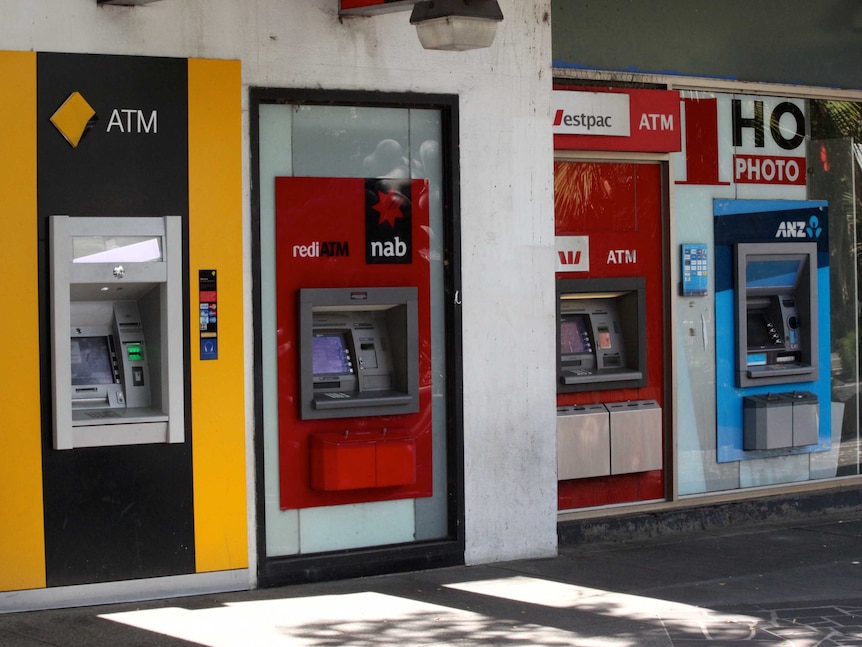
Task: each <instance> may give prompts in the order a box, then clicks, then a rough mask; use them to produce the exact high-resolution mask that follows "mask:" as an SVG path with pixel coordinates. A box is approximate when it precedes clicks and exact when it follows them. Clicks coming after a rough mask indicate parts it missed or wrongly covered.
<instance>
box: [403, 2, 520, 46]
mask: <svg viewBox="0 0 862 647" xmlns="http://www.w3.org/2000/svg"><path fill="white" fill-rule="evenodd" d="M502 20H503V12H502V11H501V10H500V5H499V4H497V0H427V1H425V2H417V3H416V5H415V6H414V7H413V13H412V14H411V15H410V24H412V25H416V33H417V35H418V36H419V42H420V43H422V47H424V48H425V49H441V50H454V51H464V50H468V49H479V48H482V47H490V46H491V43H493V42H494V36H495V35H496V33H497V23H499V22H501V21H502Z"/></svg>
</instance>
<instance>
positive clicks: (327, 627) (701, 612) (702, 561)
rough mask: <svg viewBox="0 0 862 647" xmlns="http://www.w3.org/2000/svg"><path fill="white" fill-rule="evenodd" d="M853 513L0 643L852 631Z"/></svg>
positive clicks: (855, 588) (699, 638)
mask: <svg viewBox="0 0 862 647" xmlns="http://www.w3.org/2000/svg"><path fill="white" fill-rule="evenodd" d="M860 562H862V514H860V513H855V514H854V516H847V517H829V518H812V519H809V520H806V521H795V522H793V523H789V524H782V525H768V526H748V527H741V528H735V529H732V528H731V529H723V530H720V531H711V532H704V533H702V534H698V535H696V536H687V537H673V538H665V539H659V540H644V541H638V542H634V543H628V544H616V545H596V544H592V545H585V546H580V547H561V549H560V555H559V557H557V558H555V559H541V560H540V559H536V560H520V561H515V562H507V563H502V564H494V565H490V566H474V567H457V568H446V569H440V570H434V571H425V572H420V573H409V574H403V575H387V576H381V577H374V578H364V579H359V580H349V581H341V582H331V583H324V584H313V585H302V586H292V587H285V588H279V589H268V590H259V591H250V592H243V593H228V594H222V595H209V596H197V597H192V598H180V599H173V600H164V601H156V602H147V603H137V604H122V605H110V606H101V607H90V608H83V609H69V610H58V611H39V612H32V613H16V614H7V615H0V646H2V647H46V646H58V647H79V646H80V647H103V646H104V647H108V646H110V647H120V646H122V647H155V646H159V647H189V645H205V646H207V647H281V646H294V645H297V646H310V647H333V646H336V645H363V646H379V645H399V646H401V647H410V646H412V645H458V646H474V645H475V646H479V645H483V646H485V645H501V646H512V647H528V646H535V645H557V646H561V647H562V646H570V645H577V646H584V647H626V646H632V645H638V646H639V645H644V646H649V647H652V646H680V647H682V646H685V647H693V646H695V645H730V644H736V643H738V642H740V643H741V642H747V643H755V644H757V645H784V646H792V647H814V646H817V647H831V646H834V645H862V565H860Z"/></svg>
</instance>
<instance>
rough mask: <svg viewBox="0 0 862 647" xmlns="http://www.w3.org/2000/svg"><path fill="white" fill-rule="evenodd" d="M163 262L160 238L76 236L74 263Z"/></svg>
mask: <svg viewBox="0 0 862 647" xmlns="http://www.w3.org/2000/svg"><path fill="white" fill-rule="evenodd" d="M161 260H162V245H161V239H160V238H159V237H153V236H74V237H73V238H72V262H73V263H145V262H147V261H161Z"/></svg>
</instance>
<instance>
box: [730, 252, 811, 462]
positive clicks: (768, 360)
mask: <svg viewBox="0 0 862 647" xmlns="http://www.w3.org/2000/svg"><path fill="white" fill-rule="evenodd" d="M734 262H735V294H736V330H737V335H736V339H737V344H736V347H737V348H736V369H737V370H736V382H737V386H738V387H740V388H748V387H761V386H762V387H768V389H769V391H768V392H766V393H756V392H754V391H753V390H750V391H749V392H748V393H747V394H745V395H744V397H743V449H745V450H749V451H750V450H760V449H781V448H792V447H803V446H807V445H815V444H817V442H818V427H819V401H818V398H817V396H816V395H815V394H814V393H812V392H810V391H803V390H799V389H797V390H792V391H787V389H788V388H791V386H790V385H793V386H794V387H795V386H798V385H797V383H807V382H814V381H816V380H817V379H818V377H819V369H818V360H817V356H818V337H819V335H818V317H817V244H816V243H813V242H807V243H786V242H781V243H737V244H736V245H735V246H734ZM781 385H788V386H784V387H782V386H781ZM775 386H777V388H774V387H775ZM761 390H762V389H761Z"/></svg>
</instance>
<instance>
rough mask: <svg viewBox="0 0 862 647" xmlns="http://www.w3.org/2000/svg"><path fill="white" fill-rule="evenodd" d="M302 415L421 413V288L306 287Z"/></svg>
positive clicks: (300, 296)
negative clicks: (419, 310)
mask: <svg viewBox="0 0 862 647" xmlns="http://www.w3.org/2000/svg"><path fill="white" fill-rule="evenodd" d="M298 308H299V340H300V349H299V373H300V375H299V389H300V401H301V405H300V417H301V418H302V419H304V420H309V419H321V418H348V417H360V416H376V415H395V414H404V413H416V412H417V411H419V325H418V321H419V317H418V291H417V289H416V288H415V287H387V288H314V289H301V290H299V294H298Z"/></svg>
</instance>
